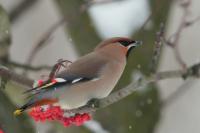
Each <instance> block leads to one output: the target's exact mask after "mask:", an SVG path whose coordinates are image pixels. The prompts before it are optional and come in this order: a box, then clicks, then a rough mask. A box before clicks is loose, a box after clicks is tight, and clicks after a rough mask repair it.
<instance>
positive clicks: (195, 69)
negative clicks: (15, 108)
mask: <svg viewBox="0 0 200 133" xmlns="http://www.w3.org/2000/svg"><path fill="white" fill-rule="evenodd" d="M0 76H1V77H4V78H7V79H8V80H12V81H15V82H17V83H19V84H21V85H25V86H28V87H32V84H33V80H32V79H29V78H27V77H24V76H23V75H19V74H16V73H15V72H12V71H10V70H9V69H8V68H6V67H3V66H0ZM188 77H200V63H198V64H194V65H193V66H191V67H189V68H187V71H186V72H185V71H184V70H172V71H165V72H158V73H156V74H154V75H151V76H150V77H147V78H140V79H139V80H138V81H135V82H132V83H130V84H129V85H128V86H127V87H124V88H122V89H120V90H118V91H116V92H113V93H111V94H110V95H109V96H108V97H106V98H103V99H99V100H98V99H96V100H94V101H92V102H91V104H87V105H85V106H83V107H80V108H77V109H72V110H65V113H67V114H71V113H84V112H93V111H96V110H98V109H100V108H104V107H107V106H109V105H111V104H113V103H115V102H117V101H119V100H121V99H123V98H125V97H127V96H128V95H130V94H132V93H133V92H135V91H137V90H139V89H142V88H144V87H146V86H147V85H149V84H150V83H153V82H157V81H159V80H164V79H171V78H183V79H186V78H188Z"/></svg>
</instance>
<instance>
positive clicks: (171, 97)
mask: <svg viewBox="0 0 200 133" xmlns="http://www.w3.org/2000/svg"><path fill="white" fill-rule="evenodd" d="M194 82H195V80H194V79H193V78H188V79H187V80H186V81H185V82H184V83H183V84H182V85H181V86H180V87H178V88H177V89H176V91H175V92H173V93H172V94H171V95H169V96H168V97H167V98H166V99H165V100H164V101H163V102H161V105H162V107H164V108H166V107H167V106H169V105H171V104H172V103H173V102H174V101H175V100H176V99H178V98H179V97H180V96H182V94H184V93H185V92H186V91H188V90H189V88H191V86H192V85H194Z"/></svg>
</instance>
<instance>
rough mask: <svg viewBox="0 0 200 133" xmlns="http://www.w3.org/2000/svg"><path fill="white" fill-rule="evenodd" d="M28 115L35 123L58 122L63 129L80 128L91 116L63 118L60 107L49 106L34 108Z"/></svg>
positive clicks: (79, 115)
mask: <svg viewBox="0 0 200 133" xmlns="http://www.w3.org/2000/svg"><path fill="white" fill-rule="evenodd" d="M29 115H30V116H31V117H32V118H33V119H34V120H35V121H40V122H44V121H47V120H48V121H59V122H61V123H62V124H63V125H64V126H65V127H68V126H70V125H72V124H73V125H76V126H80V125H82V124H83V123H84V122H86V121H89V120H90V119H91V116H90V115H89V114H88V113H84V114H76V115H74V116H70V117H66V116H64V110H62V109H61V108H60V106H49V107H48V108H46V109H43V108H42V107H35V108H33V109H32V110H31V111H30V112H29ZM0 133H1V132H0Z"/></svg>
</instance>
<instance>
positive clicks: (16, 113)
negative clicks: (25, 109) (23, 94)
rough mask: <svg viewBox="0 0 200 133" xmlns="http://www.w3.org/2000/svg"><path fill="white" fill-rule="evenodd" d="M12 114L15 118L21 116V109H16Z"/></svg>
mask: <svg viewBox="0 0 200 133" xmlns="http://www.w3.org/2000/svg"><path fill="white" fill-rule="evenodd" d="M13 114H14V115H15V116H18V115H21V114H22V110H21V109H17V110H15V112H14V113H13Z"/></svg>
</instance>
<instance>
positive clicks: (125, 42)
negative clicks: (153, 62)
mask: <svg viewBox="0 0 200 133" xmlns="http://www.w3.org/2000/svg"><path fill="white" fill-rule="evenodd" d="M119 43H120V44H122V45H123V46H125V47H126V46H128V45H130V44H131V43H135V41H127V40H122V41H119Z"/></svg>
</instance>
